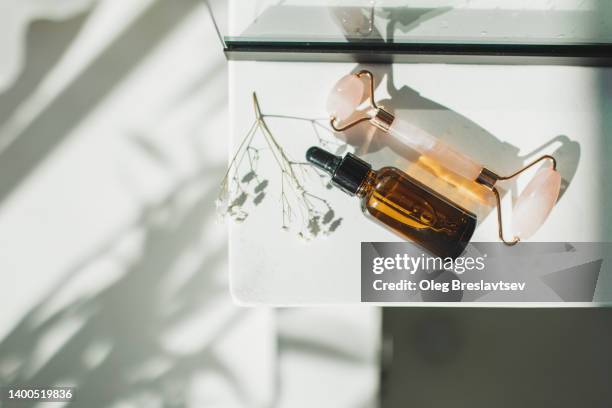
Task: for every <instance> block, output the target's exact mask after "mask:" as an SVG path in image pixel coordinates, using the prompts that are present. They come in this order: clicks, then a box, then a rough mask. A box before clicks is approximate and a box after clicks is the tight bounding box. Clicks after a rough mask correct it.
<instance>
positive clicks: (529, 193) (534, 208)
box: [512, 167, 561, 239]
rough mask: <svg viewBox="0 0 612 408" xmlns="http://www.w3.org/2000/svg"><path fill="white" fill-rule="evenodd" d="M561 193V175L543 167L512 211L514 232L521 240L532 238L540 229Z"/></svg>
mask: <svg viewBox="0 0 612 408" xmlns="http://www.w3.org/2000/svg"><path fill="white" fill-rule="evenodd" d="M560 191H561V174H559V172H558V171H556V170H554V169H552V168H550V167H543V168H542V169H540V170H539V171H538V173H537V174H536V175H535V177H534V178H533V179H532V180H531V181H530V182H529V184H528V185H527V187H525V189H524V190H523V192H522V193H521V194H520V195H519V198H518V199H517V200H516V204H515V205H514V210H513V211H512V231H513V233H514V236H516V237H517V238H519V239H526V238H529V237H531V236H532V235H533V234H534V233H535V232H536V231H537V230H538V228H540V226H541V225H542V224H544V221H546V218H548V215H549V214H550V212H551V211H552V208H553V206H554V205H555V203H556V202H557V199H558V198H559V192H560Z"/></svg>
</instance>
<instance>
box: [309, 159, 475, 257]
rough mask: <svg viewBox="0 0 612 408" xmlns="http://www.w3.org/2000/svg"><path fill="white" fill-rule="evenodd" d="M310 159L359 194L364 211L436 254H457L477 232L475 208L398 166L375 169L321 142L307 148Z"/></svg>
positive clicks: (336, 181)
mask: <svg viewBox="0 0 612 408" xmlns="http://www.w3.org/2000/svg"><path fill="white" fill-rule="evenodd" d="M306 160H308V161H309V162H310V163H312V164H314V165H315V166H316V167H318V168H320V169H321V170H323V171H325V172H327V173H329V174H330V175H331V181H332V184H334V185H335V186H336V187H339V188H340V189H342V190H343V191H344V192H345V193H347V194H350V195H354V196H357V197H359V198H360V199H361V204H362V209H363V211H364V213H365V214H369V215H370V216H371V217H373V218H374V219H375V220H377V221H378V222H380V223H382V224H383V225H385V226H386V227H388V228H390V229H391V230H392V231H394V232H395V233H397V234H398V235H400V236H401V237H403V238H404V239H409V240H412V241H414V242H415V243H417V244H419V245H420V246H422V247H423V248H424V249H426V250H427V251H429V252H430V253H431V254H433V255H435V256H439V257H443V258H446V257H450V258H456V257H458V256H459V255H461V253H462V252H463V251H464V249H465V247H466V245H467V244H468V242H469V241H470V238H471V237H472V234H473V233H474V229H475V228H476V216H475V215H474V214H472V213H471V212H469V211H467V210H466V209H464V208H461V207H460V206H458V205H457V204H455V203H453V202H452V201H450V200H448V199H447V198H445V197H443V196H442V195H440V194H438V193H436V192H435V191H433V190H431V189H430V188H428V187H427V186H425V185H424V184H421V183H420V182H418V181H417V180H415V179H413V178H412V177H410V176H409V175H407V174H406V173H404V172H403V171H401V170H399V169H397V168H395V167H383V168H381V169H380V170H376V171H375V170H372V166H370V165H369V164H368V163H366V162H365V161H363V160H361V159H360V158H358V157H357V156H355V155H353V154H351V153H348V154H347V155H346V156H344V158H342V157H340V156H335V155H333V154H331V153H329V152H328V151H326V150H323V149H321V148H318V147H311V148H310V149H308V152H307V153H306Z"/></svg>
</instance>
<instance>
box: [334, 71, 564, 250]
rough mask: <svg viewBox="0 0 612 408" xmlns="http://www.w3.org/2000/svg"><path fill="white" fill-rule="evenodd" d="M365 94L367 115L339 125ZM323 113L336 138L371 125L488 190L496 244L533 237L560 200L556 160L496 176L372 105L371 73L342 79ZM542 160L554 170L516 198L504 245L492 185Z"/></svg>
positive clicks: (543, 172)
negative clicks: (495, 224) (492, 200)
mask: <svg viewBox="0 0 612 408" xmlns="http://www.w3.org/2000/svg"><path fill="white" fill-rule="evenodd" d="M363 77H367V79H368V80H369V83H370V87H369V90H366V86H365V84H364V81H363V80H362V78H363ZM367 92H369V104H370V107H369V109H366V110H365V111H363V112H360V113H362V114H363V115H362V116H361V117H359V118H358V119H356V120H353V121H351V122H350V123H347V124H344V125H341V124H340V123H341V122H344V121H346V120H347V119H349V118H350V117H351V116H352V115H353V114H354V113H355V112H356V111H357V109H358V107H359V106H360V105H361V104H362V103H363V101H364V99H365V97H366V93H367ZM327 111H328V112H329V115H330V117H331V126H332V128H333V129H334V130H335V131H336V132H343V131H345V130H347V129H349V128H351V127H353V126H355V125H357V124H359V123H362V122H366V121H369V122H370V123H371V124H372V125H374V126H375V127H377V128H378V129H380V130H382V131H383V132H385V133H387V134H389V135H391V136H393V137H395V138H396V139H398V140H400V141H401V142H402V143H404V144H405V145H407V146H408V147H410V148H412V149H413V150H415V151H417V152H419V153H420V154H422V155H424V156H427V157H429V158H431V159H433V160H435V161H437V162H438V163H439V164H440V165H442V166H444V167H445V168H447V169H448V170H450V171H452V172H454V173H456V174H458V175H459V176H461V177H464V178H466V179H468V180H471V181H474V182H476V183H478V184H481V185H483V186H485V187H486V188H488V189H489V190H490V191H491V192H493V194H494V195H495V199H496V204H497V221H498V225H499V238H500V239H501V240H502V241H503V242H504V243H505V244H507V245H514V244H516V243H518V242H519V241H520V240H521V239H527V238H529V237H530V236H532V235H533V234H534V233H535V232H536V231H537V229H538V228H539V227H540V226H541V225H542V224H543V223H544V221H545V220H546V218H547V217H548V215H549V214H550V212H551V210H552V208H553V206H554V205H555V203H556V202H557V199H558V197H559V191H560V189H561V175H560V174H559V172H558V171H557V170H556V168H557V162H556V160H555V158H554V157H552V156H549V155H544V156H541V157H540V158H538V159H537V160H535V161H533V162H531V163H530V164H528V165H527V166H525V167H523V168H522V169H520V170H518V171H517V172H515V173H513V174H511V175H509V176H500V175H498V174H496V173H494V172H493V171H491V170H489V169H487V168H486V167H484V166H482V165H481V164H479V163H477V162H476V161H474V160H472V159H471V158H470V157H468V156H466V155H465V154H463V153H461V152H458V151H457V150H455V149H453V148H452V147H450V146H449V145H447V144H446V143H444V142H442V141H441V140H439V139H437V138H436V137H434V136H432V135H430V134H429V133H427V132H425V131H424V130H423V129H420V128H418V127H416V126H414V125H412V124H410V123H409V122H406V121H405V120H402V119H398V118H396V117H395V116H394V115H393V114H391V113H390V112H388V111H386V110H385V109H384V108H383V107H381V106H378V105H377V104H376V101H375V100H374V75H373V74H372V73H371V72H370V71H365V70H364V71H360V72H358V73H357V74H350V75H346V76H344V77H343V78H341V79H340V80H339V81H338V82H337V83H336V85H335V86H334V88H333V90H332V92H331V93H330V95H329V98H328V100H327ZM544 160H549V161H550V162H551V164H552V166H551V167H543V168H541V169H540V170H538V172H537V173H536V175H535V177H534V178H533V179H532V180H531V181H530V182H529V184H528V185H527V187H525V189H524V190H523V192H522V193H521V194H520V195H519V198H518V199H517V201H516V204H515V205H514V210H513V220H512V229H513V233H514V237H513V238H512V240H510V241H507V240H506V239H505V238H504V233H503V227H502V215H501V200H500V195H499V191H498V190H497V187H496V185H495V184H496V183H497V182H498V181H499V180H508V179H511V178H514V177H516V176H518V175H519V174H521V173H522V172H524V171H525V170H527V169H529V168H531V167H532V166H534V165H536V164H537V163H539V162H541V161H544Z"/></svg>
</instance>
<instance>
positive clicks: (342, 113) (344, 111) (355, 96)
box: [327, 74, 365, 121]
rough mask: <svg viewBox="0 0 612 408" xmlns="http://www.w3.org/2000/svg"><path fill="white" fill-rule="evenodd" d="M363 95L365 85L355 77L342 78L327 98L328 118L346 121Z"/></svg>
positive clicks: (361, 100) (359, 103)
mask: <svg viewBox="0 0 612 408" xmlns="http://www.w3.org/2000/svg"><path fill="white" fill-rule="evenodd" d="M364 93H365V85H364V84H363V81H362V80H361V78H359V77H358V76H357V75H352V74H351V75H346V76H344V77H342V78H341V79H340V80H339V81H338V82H336V84H335V85H334V88H333V89H332V91H331V92H330V93H329V97H328V98H327V112H328V113H329V116H330V117H332V118H334V119H336V120H339V121H344V120H346V119H348V118H349V117H350V116H351V115H352V114H353V113H354V112H355V111H356V110H357V107H358V106H359V105H361V102H363V95H364Z"/></svg>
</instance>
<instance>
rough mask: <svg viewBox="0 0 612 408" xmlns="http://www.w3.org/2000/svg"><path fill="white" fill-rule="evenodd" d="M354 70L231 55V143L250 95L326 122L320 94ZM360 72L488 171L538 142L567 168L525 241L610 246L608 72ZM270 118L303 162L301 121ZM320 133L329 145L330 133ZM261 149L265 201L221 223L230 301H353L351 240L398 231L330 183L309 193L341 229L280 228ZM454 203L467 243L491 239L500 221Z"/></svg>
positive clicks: (376, 158)
mask: <svg viewBox="0 0 612 408" xmlns="http://www.w3.org/2000/svg"><path fill="white" fill-rule="evenodd" d="M359 68H362V67H360V66H357V65H355V64H351V63H279V62H231V63H230V117H231V126H232V145H233V146H234V148H236V147H237V143H238V142H239V141H240V140H241V139H242V137H243V136H244V135H245V134H246V133H247V131H248V129H249V127H250V125H251V124H252V122H253V119H254V114H253V108H252V102H251V93H252V92H253V91H256V92H257V94H258V96H259V99H260V103H261V106H262V110H263V111H264V113H265V114H274V115H289V116H299V117H306V118H324V117H325V116H326V113H325V101H326V97H327V94H328V92H329V89H330V88H331V87H332V85H333V84H334V83H335V81H337V80H338V79H339V78H340V77H341V76H343V75H345V74H347V73H349V72H351V71H354V70H356V69H359ZM368 68H370V69H372V70H373V71H374V72H375V73H376V74H377V75H378V76H379V77H381V78H383V82H382V84H381V85H380V86H379V87H378V88H377V90H376V94H377V98H378V99H383V100H386V101H385V106H387V107H389V108H392V109H394V110H395V111H396V114H397V115H398V116H400V117H404V118H406V119H408V120H410V121H411V122H412V123H414V124H416V125H418V126H421V127H423V128H425V129H427V130H428V131H430V132H432V133H434V134H436V135H437V136H439V137H440V138H442V139H444V140H446V141H447V142H449V143H451V144H453V145H455V146H456V147H458V148H460V149H461V150H463V151H465V152H467V153H470V154H471V155H472V156H473V157H475V158H476V159H478V160H480V161H481V162H482V163H483V164H485V165H486V166H488V167H490V168H491V169H494V170H496V171H498V172H500V173H501V174H504V173H507V172H510V171H512V170H513V169H516V168H519V167H520V166H521V165H522V164H523V163H526V162H527V161H529V160H531V159H532V158H533V157H531V156H529V154H531V153H532V152H534V151H536V149H538V148H539V147H540V146H542V145H546V147H545V148H544V149H543V150H541V151H539V153H541V154H542V153H554V155H555V156H556V157H557V159H558V161H559V169H560V172H561V173H562V176H563V177H564V178H566V179H567V178H571V177H572V173H575V174H574V175H573V178H572V179H571V182H570V183H569V185H568V186H567V189H566V191H565V193H564V194H563V196H562V198H561V199H560V201H559V202H558V203H557V205H556V206H555V208H554V209H553V211H552V214H551V216H550V218H549V219H548V220H547V222H546V223H545V224H544V226H543V227H542V228H541V229H540V230H539V231H538V232H537V233H536V234H535V235H534V236H533V237H532V238H531V241H555V242H557V241H610V237H611V236H612V234H611V225H610V224H611V223H610V216H609V215H608V214H609V213H610V202H609V200H605V197H610V186H609V183H607V182H606V180H605V178H604V176H605V175H606V174H608V172H609V170H608V167H607V166H608V165H607V162H606V161H604V160H603V158H604V157H605V155H609V153H610V142H609V141H607V140H606V137H605V129H604V128H603V123H604V120H605V119H606V117H607V116H606V114H607V115H608V116H609V115H610V113H609V112H606V110H607V108H606V106H604V105H602V104H603V103H604V102H603V101H602V95H601V87H602V86H604V85H602V84H605V82H606V80H607V81H608V82H609V81H610V75H611V74H612V73H611V72H610V70H606V69H597V68H584V67H560V66H556V67H547V66H469V65H408V64H404V65H401V64H396V65H393V66H390V65H387V66H385V65H379V66H369V67H368ZM389 81H390V82H389ZM268 121H269V124H270V127H271V128H272V132H273V133H274V135H275V136H276V137H277V139H278V141H279V142H280V143H281V145H282V146H283V147H284V148H285V150H286V151H287V154H288V155H289V156H290V157H291V158H292V159H293V160H297V161H301V160H304V159H303V157H304V153H305V151H306V149H307V148H308V147H309V146H311V145H314V144H316V143H317V139H316V136H315V135H314V133H313V130H312V127H310V125H309V124H308V123H307V122H302V121H299V120H293V119H276V118H270V119H268ZM321 123H323V124H324V123H325V122H321ZM364 129H365V128H364ZM323 133H326V132H323ZM324 136H325V137H327V138H329V139H330V140H334V137H333V136H332V135H331V134H329V133H326V134H325V135H324ZM262 140H263V139H260V143H259V145H262V143H263V142H262ZM266 154H269V152H266V151H262V153H261V155H262V158H261V161H260V164H259V168H258V173H259V174H260V176H262V177H264V178H266V179H269V181H270V185H269V187H268V193H267V197H266V199H264V201H263V202H262V203H261V204H260V205H258V206H254V205H251V208H250V209H248V210H247V211H248V212H249V216H248V218H247V219H246V220H245V221H244V222H242V223H234V222H231V223H230V276H231V288H232V293H233V295H234V297H235V299H236V300H237V301H239V302H242V303H245V304H269V305H299V304H329V303H357V302H359V301H360V243H361V242H362V241H398V238H397V237H396V236H394V235H393V234H391V233H390V232H388V231H386V230H385V229H384V228H381V227H380V226H379V225H377V224H375V223H373V222H372V221H371V220H369V219H367V218H366V217H364V216H363V214H362V213H361V209H360V205H359V202H358V200H357V199H356V198H354V197H350V196H348V195H346V194H344V193H342V192H341V191H339V190H337V189H333V190H327V189H325V188H324V187H323V186H322V183H321V182H319V181H318V180H314V181H313V182H312V183H310V184H309V185H308V188H309V189H312V191H313V193H315V194H317V195H319V196H322V197H324V198H326V199H328V200H329V202H330V204H331V205H332V207H333V208H334V211H335V213H336V215H337V216H339V217H341V218H342V223H341V225H340V227H339V228H338V229H337V230H336V231H335V232H334V233H331V234H329V235H325V234H322V235H323V236H321V237H317V238H315V239H313V240H310V241H308V242H305V241H304V240H303V239H300V238H299V237H298V236H297V230H296V229H295V228H294V229H293V230H290V231H285V230H283V229H282V228H281V226H282V221H281V218H282V217H281V215H282V210H281V207H280V199H279V197H280V182H279V180H280V170H279V169H278V167H277V165H276V164H275V162H274V160H273V159H272V158H271V157H269V156H266ZM364 158H365V159H366V160H368V161H370V162H371V163H372V164H373V165H374V167H375V168H376V167H381V166H383V165H396V166H398V167H401V168H403V169H405V170H406V171H407V172H408V173H410V174H412V175H413V176H415V177H417V178H419V179H421V180H423V181H425V182H426V183H430V184H431V183H433V186H434V187H435V188H436V189H438V190H439V191H441V192H442V193H444V194H447V195H449V196H451V197H453V194H455V193H453V192H452V191H450V190H449V188H448V186H445V185H442V184H440V182H436V181H435V180H434V179H432V178H431V177H430V176H428V175H427V173H422V172H419V171H418V168H416V167H415V166H411V165H410V162H409V161H406V160H405V159H404V158H402V157H399V156H398V155H397V154H396V153H394V152H392V151H391V150H390V149H389V148H385V147H383V148H382V149H380V150H377V151H375V152H370V153H368V154H365V155H364ZM574 169H575V171H574ZM528 177H529V176H528V175H527V178H528ZM525 183H526V181H525V178H523V179H519V181H518V183H517V186H516V188H515V189H514V192H510V193H508V194H506V195H505V197H504V203H503V204H504V208H506V209H507V210H509V209H510V206H511V200H512V197H513V196H514V197H515V198H516V192H517V191H519V192H520V189H521V188H522V187H524V185H525ZM453 198H454V199H455V200H456V201H459V202H461V203H462V204H463V205H464V206H466V207H467V208H468V209H471V210H473V211H475V212H476V213H477V214H478V216H479V222H480V224H479V226H478V228H477V230H476V232H475V234H474V236H473V241H496V240H497V220H496V217H495V213H494V212H492V211H491V208H488V207H486V206H485V205H482V204H478V203H477V202H475V201H473V200H467V199H466V198H465V197H463V198H462V197H461V196H456V194H455V196H454V197H453ZM298 227H299V226H298ZM598 285H599V286H601V285H605V286H606V287H610V286H611V285H610V277H609V273H608V274H607V275H605V276H604V275H602V276H600V280H599V283H598ZM599 286H598V289H599ZM463 305H464V304H463ZM489 305H491V304H489Z"/></svg>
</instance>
